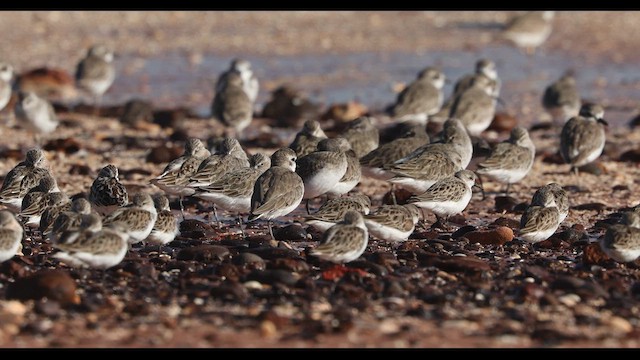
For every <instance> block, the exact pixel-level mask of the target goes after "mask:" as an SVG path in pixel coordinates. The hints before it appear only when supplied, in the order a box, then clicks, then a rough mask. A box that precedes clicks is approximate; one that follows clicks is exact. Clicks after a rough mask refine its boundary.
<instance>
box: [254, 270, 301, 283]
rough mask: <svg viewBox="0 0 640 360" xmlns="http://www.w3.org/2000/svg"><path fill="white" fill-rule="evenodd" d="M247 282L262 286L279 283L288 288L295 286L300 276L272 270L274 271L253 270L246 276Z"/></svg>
mask: <svg viewBox="0 0 640 360" xmlns="http://www.w3.org/2000/svg"><path fill="white" fill-rule="evenodd" d="M247 280H255V281H258V282H260V283H263V284H269V285H273V284H275V283H281V284H284V285H288V286H293V285H295V284H296V283H297V282H298V280H300V276H299V275H298V274H295V273H291V272H290V271H286V270H281V269H274V270H271V269H269V270H264V271H259V270H255V271H253V272H251V273H250V274H249V276H247Z"/></svg>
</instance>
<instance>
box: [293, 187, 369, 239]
mask: <svg viewBox="0 0 640 360" xmlns="http://www.w3.org/2000/svg"><path fill="white" fill-rule="evenodd" d="M370 209H371V199H370V198H369V197H368V196H367V195H365V194H354V195H351V196H347V197H341V198H335V199H331V200H328V201H327V202H325V203H324V204H322V206H321V207H320V209H318V211H316V212H315V213H313V214H311V215H305V216H304V222H305V223H306V224H308V225H310V226H312V227H314V228H316V229H318V230H320V231H327V229H329V228H330V227H332V226H333V225H335V224H336V223H338V222H339V221H342V219H343V218H344V214H346V213H347V211H349V210H355V211H358V212H359V213H361V214H363V215H366V214H369V211H370Z"/></svg>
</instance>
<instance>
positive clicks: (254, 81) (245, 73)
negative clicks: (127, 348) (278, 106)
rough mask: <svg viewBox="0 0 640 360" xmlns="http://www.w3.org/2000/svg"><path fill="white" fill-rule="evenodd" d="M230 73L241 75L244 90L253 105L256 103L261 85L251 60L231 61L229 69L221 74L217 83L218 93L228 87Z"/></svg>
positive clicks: (236, 59)
mask: <svg viewBox="0 0 640 360" xmlns="http://www.w3.org/2000/svg"><path fill="white" fill-rule="evenodd" d="M230 73H237V74H239V75H240V78H241V79H242V90H244V92H245V94H247V97H248V98H249V100H251V103H255V102H256V99H257V98H258V91H259V90H260V84H259V82H258V78H257V77H256V76H255V75H254V74H253V70H252V69H251V63H250V62H249V60H246V59H239V58H235V59H233V60H231V64H230V66H229V69H228V70H227V71H225V72H223V73H222V74H220V76H219V77H218V80H217V81H216V92H222V91H223V90H224V88H225V87H226V86H227V83H228V82H229V80H228V78H229V74H230Z"/></svg>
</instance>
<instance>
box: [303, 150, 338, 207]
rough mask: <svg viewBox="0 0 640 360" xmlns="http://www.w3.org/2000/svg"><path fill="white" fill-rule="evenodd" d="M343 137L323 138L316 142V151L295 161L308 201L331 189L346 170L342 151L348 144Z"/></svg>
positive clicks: (305, 197) (304, 197)
mask: <svg viewBox="0 0 640 360" xmlns="http://www.w3.org/2000/svg"><path fill="white" fill-rule="evenodd" d="M345 143H347V140H346V139H344V138H334V139H324V140H322V141H321V142H320V143H319V144H318V151H316V152H312V153H311V154H309V155H306V156H303V157H301V158H299V159H298V160H297V161H296V169H295V171H296V173H297V174H298V175H300V178H302V181H303V182H304V196H303V199H306V200H307V213H310V212H309V201H310V200H311V199H313V198H316V197H318V196H321V195H324V194H325V193H327V192H329V191H330V190H331V189H333V188H334V187H335V186H336V185H337V184H338V182H340V180H341V179H342V177H343V176H344V175H345V173H346V171H347V166H348V162H347V155H346V154H345V152H344V150H343V149H344V148H345V146H348V143H347V144H345Z"/></svg>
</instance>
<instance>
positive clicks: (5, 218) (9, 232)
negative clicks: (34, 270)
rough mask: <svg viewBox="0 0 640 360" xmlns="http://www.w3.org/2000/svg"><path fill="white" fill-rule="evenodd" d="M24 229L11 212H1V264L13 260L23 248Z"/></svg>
mask: <svg viewBox="0 0 640 360" xmlns="http://www.w3.org/2000/svg"><path fill="white" fill-rule="evenodd" d="M23 234H24V229H23V228H22V225H21V224H20V222H19V221H18V219H16V217H15V215H13V213H12V212H11V211H9V210H0V263H2V262H5V261H7V260H9V259H11V258H12V257H13V256H14V255H16V253H18V251H20V249H21V248H22V236H23Z"/></svg>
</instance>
